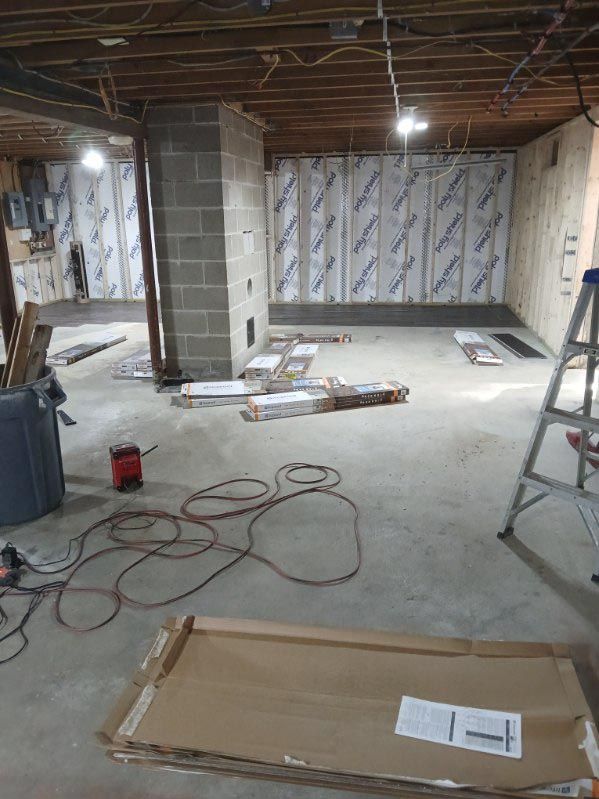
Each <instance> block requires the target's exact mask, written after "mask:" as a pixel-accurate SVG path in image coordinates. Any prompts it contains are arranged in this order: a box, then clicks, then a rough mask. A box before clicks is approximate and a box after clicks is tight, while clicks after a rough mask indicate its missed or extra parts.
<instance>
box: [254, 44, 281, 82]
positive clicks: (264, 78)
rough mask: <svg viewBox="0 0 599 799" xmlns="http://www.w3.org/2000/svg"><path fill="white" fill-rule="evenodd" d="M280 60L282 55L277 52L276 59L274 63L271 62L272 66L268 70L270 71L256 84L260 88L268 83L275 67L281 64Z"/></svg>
mask: <svg viewBox="0 0 599 799" xmlns="http://www.w3.org/2000/svg"><path fill="white" fill-rule="evenodd" d="M280 61H281V56H280V55H279V54H278V53H277V54H276V55H275V61H274V64H271V67H270V69H269V70H268V72H267V73H266V75H265V76H264V77H263V78H262V80H260V81H258V82H257V84H256V85H257V87H258V88H259V89H261V88H262V87H263V86H264V84H265V83H266V81H267V80H268V79H269V77H270V76H271V74H272V73H273V71H274V70H275V69H276V68H277V67H278V66H279V63H280Z"/></svg>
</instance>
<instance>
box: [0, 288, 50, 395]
mask: <svg viewBox="0 0 599 799" xmlns="http://www.w3.org/2000/svg"><path fill="white" fill-rule="evenodd" d="M38 313H39V305H37V304H36V303H34V302H25V304H24V306H23V312H22V314H21V315H20V316H19V317H18V318H17V320H16V322H15V324H14V327H13V330H12V334H11V337H10V343H9V345H8V351H7V353H6V363H5V364H4V369H3V371H2V377H1V379H0V387H1V388H12V387H14V386H21V385H23V384H25V383H31V382H33V381H34V380H39V379H40V377H42V376H43V374H44V370H45V367H46V362H47V352H48V347H49V346H50V339H51V338H52V327H51V326H50V325H38V324H36V322H37V317H38Z"/></svg>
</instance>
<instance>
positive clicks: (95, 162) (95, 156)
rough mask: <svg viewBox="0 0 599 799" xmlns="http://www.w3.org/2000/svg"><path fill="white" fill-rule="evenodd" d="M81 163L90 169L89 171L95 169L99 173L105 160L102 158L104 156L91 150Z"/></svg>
mask: <svg viewBox="0 0 599 799" xmlns="http://www.w3.org/2000/svg"><path fill="white" fill-rule="evenodd" d="M81 163H82V164H83V166H86V167H88V169H95V170H96V171H98V170H99V169H102V166H103V165H104V159H103V158H102V154H101V153H99V152H98V151H97V150H89V151H88V152H87V153H86V154H85V155H84V156H83V158H82V159H81Z"/></svg>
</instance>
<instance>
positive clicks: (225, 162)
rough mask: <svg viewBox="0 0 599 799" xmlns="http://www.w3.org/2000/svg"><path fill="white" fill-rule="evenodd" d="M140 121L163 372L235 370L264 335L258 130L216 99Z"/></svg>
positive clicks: (230, 373)
mask: <svg viewBox="0 0 599 799" xmlns="http://www.w3.org/2000/svg"><path fill="white" fill-rule="evenodd" d="M148 131H149V139H148V159H149V174H150V193H151V197H152V209H153V217H154V233H155V241H156V257H157V261H158V281H159V284H160V301H161V312H162V322H163V329H164V344H165V354H166V363H167V373H168V374H169V375H171V376H172V375H176V374H177V372H178V371H179V370H181V371H183V372H187V373H189V374H191V375H192V376H193V377H214V378H225V377H234V376H237V375H238V374H239V373H240V372H241V371H242V370H243V367H244V366H245V364H246V363H247V361H248V360H249V359H250V358H251V357H252V356H253V355H254V354H256V353H257V352H259V351H260V349H261V348H262V347H263V346H264V344H265V343H266V339H267V337H268V301H267V287H266V240H265V217H264V198H263V191H264V188H263V187H264V161H263V146H262V131H261V129H260V128H259V127H257V126H256V125H254V124H253V123H251V122H249V121H248V120H246V119H245V118H243V117H241V116H239V115H238V114H236V113H235V112H234V111H231V110H229V109H227V108H225V107H224V106H221V105H217V104H214V105H202V106H180V105H177V106H160V107H158V108H155V109H153V110H152V111H151V112H150V113H149V115H148ZM244 231H245V234H244ZM252 242H253V248H252ZM251 317H253V319H254V331H255V343H254V344H253V345H251V346H248V341H247V327H248V319H250V318H251Z"/></svg>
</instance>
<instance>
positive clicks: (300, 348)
mask: <svg viewBox="0 0 599 799" xmlns="http://www.w3.org/2000/svg"><path fill="white" fill-rule="evenodd" d="M317 352H318V344H296V346H295V347H294V348H293V349H292V350H291V353H290V355H289V357H288V358H287V359H286V361H285V363H284V364H283V367H282V369H281V370H280V372H279V375H278V376H279V377H286V378H288V379H289V380H296V379H297V378H299V377H305V376H306V375H307V374H308V373H309V371H310V368H311V366H312V362H313V361H314V358H315V357H316V353H317Z"/></svg>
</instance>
